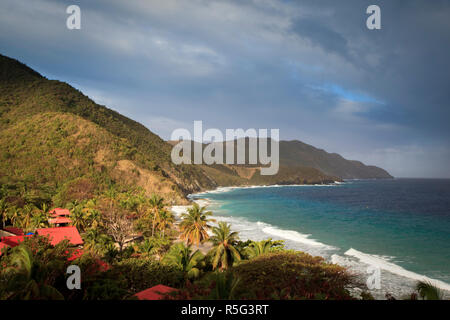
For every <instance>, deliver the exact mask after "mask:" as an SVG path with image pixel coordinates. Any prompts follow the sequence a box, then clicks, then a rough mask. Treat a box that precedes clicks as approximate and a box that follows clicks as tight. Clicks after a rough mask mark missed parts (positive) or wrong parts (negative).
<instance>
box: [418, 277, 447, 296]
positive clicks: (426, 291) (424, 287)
mask: <svg viewBox="0 0 450 320" xmlns="http://www.w3.org/2000/svg"><path fill="white" fill-rule="evenodd" d="M416 290H417V291H418V292H419V295H420V297H421V298H422V299H423V300H442V299H443V297H444V295H443V293H442V291H441V290H440V289H439V288H438V287H436V286H434V285H432V284H431V283H430V282H428V281H419V282H418V283H417V285H416Z"/></svg>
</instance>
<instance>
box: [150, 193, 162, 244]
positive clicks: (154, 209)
mask: <svg viewBox="0 0 450 320" xmlns="http://www.w3.org/2000/svg"><path fill="white" fill-rule="evenodd" d="M148 202H149V205H150V212H151V214H152V216H153V218H152V237H153V236H154V234H155V227H156V223H157V221H158V220H159V216H160V212H161V210H162V209H163V208H164V199H163V198H162V197H160V196H158V195H156V194H153V195H152V196H151V197H150V199H149V201H148Z"/></svg>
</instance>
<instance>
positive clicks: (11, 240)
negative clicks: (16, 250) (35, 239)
mask: <svg viewBox="0 0 450 320" xmlns="http://www.w3.org/2000/svg"><path fill="white" fill-rule="evenodd" d="M31 236H32V235H28V236H12V237H3V238H2V243H4V244H7V245H8V246H10V247H16V246H18V245H19V244H20V243H21V242H22V241H23V240H24V239H25V238H29V237H31Z"/></svg>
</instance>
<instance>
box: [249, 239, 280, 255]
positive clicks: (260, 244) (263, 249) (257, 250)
mask: <svg viewBox="0 0 450 320" xmlns="http://www.w3.org/2000/svg"><path fill="white" fill-rule="evenodd" d="M283 248H284V244H283V241H282V240H277V241H272V239H267V240H262V241H252V242H251V243H250V245H249V246H248V248H247V252H248V256H249V257H250V258H255V257H257V256H259V255H261V254H265V253H269V252H274V251H279V250H282V249H283Z"/></svg>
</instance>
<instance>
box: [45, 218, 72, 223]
mask: <svg viewBox="0 0 450 320" xmlns="http://www.w3.org/2000/svg"><path fill="white" fill-rule="evenodd" d="M48 222H49V223H50V224H66V223H71V222H72V220H70V218H67V217H56V218H53V219H49V220H48Z"/></svg>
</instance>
